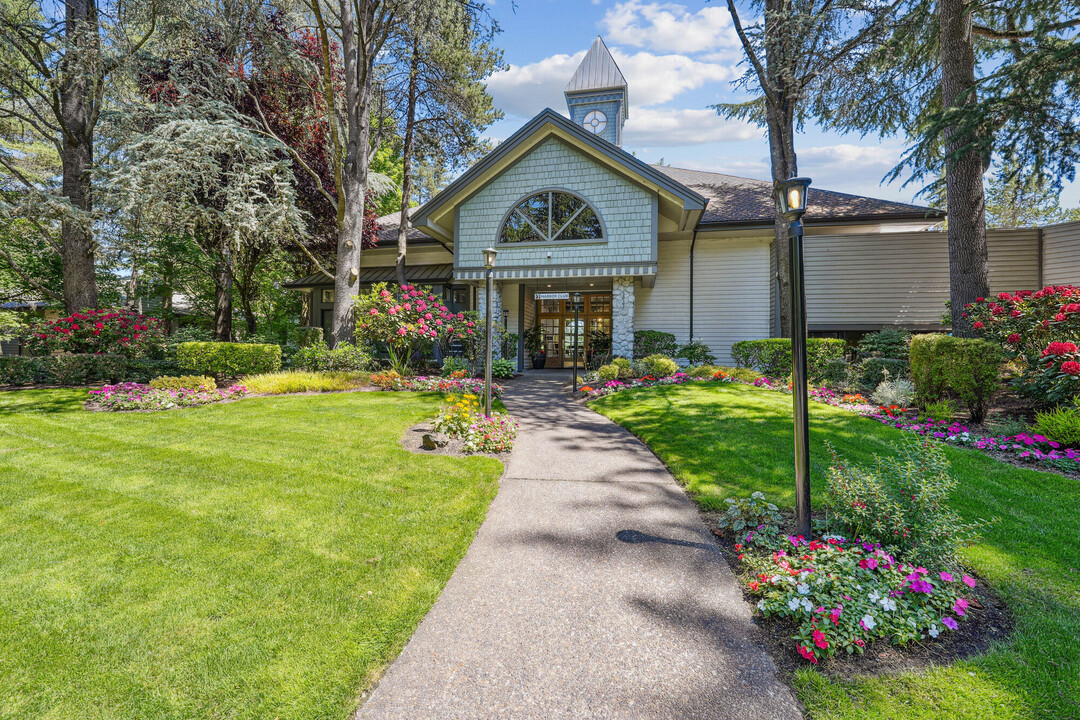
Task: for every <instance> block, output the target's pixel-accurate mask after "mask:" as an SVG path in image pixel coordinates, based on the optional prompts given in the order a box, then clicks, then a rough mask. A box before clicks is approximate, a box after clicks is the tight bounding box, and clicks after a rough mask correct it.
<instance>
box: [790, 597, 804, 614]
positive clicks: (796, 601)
mask: <svg viewBox="0 0 1080 720" xmlns="http://www.w3.org/2000/svg"><path fill="white" fill-rule="evenodd" d="M801 605H802V598H791V599H790V600H788V601H787V606H788V610H790V611H791V612H795V611H796V610H798V609H799V607H800V606H801Z"/></svg>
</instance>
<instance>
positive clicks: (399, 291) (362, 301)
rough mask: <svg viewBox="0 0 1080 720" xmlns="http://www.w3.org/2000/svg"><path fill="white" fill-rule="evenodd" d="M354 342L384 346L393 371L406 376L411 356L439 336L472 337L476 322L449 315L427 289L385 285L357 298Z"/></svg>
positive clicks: (379, 285)
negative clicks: (452, 333)
mask: <svg viewBox="0 0 1080 720" xmlns="http://www.w3.org/2000/svg"><path fill="white" fill-rule="evenodd" d="M353 307H354V310H355V313H356V336H357V339H358V340H360V341H363V342H367V343H370V344H378V345H382V346H384V347H385V348H386V349H387V350H388V351H389V353H390V364H391V366H392V367H393V369H394V370H395V371H397V372H398V373H400V374H405V371H406V370H407V368H408V363H409V359H410V358H411V357H412V355H413V353H415V352H416V351H417V350H420V349H421V348H423V347H425V346H430V345H431V344H433V343H434V342H435V341H436V340H437V339H438V338H439V337H440V336H441V335H443V334H446V333H450V332H455V331H457V332H458V333H460V334H462V335H463V336H464V334H465V333H468V334H469V335H472V334H473V333H474V332H475V325H476V323H475V322H474V321H471V320H466V319H465V317H464V315H463V314H461V313H459V314H456V315H455V314H454V313H451V312H450V310H449V309H448V308H447V307H446V306H445V305H443V303H442V300H441V299H440V298H439V297H438V296H437V295H435V294H433V293H432V292H431V290H430V289H427V288H418V287H416V286H414V285H402V286H400V287H397V288H394V290H390V289H389V288H388V287H387V286H386V284H385V283H379V284H377V285H375V286H373V287H372V288H371V291H370V292H368V293H367V294H366V295H360V296H359V297H357V298H356V302H355V304H354V306H353Z"/></svg>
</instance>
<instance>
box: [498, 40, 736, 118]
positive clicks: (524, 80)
mask: <svg viewBox="0 0 1080 720" xmlns="http://www.w3.org/2000/svg"><path fill="white" fill-rule="evenodd" d="M584 56H585V51H584V50H583V51H581V52H578V53H574V54H573V55H552V56H551V57H547V58H544V59H543V60H540V61H539V62H535V63H530V64H528V65H511V66H509V67H508V68H507V69H506V70H504V71H502V72H498V73H495V74H494V75H492V76H491V77H490V78H489V79H488V83H487V88H488V92H490V93H491V95H492V97H493V98H494V99H495V106H496V107H498V108H500V109H502V110H503V111H504V112H505V113H506V114H507V115H513V116H517V117H532V116H533V115H535V114H536V113H538V112H540V111H541V110H542V109H544V108H545V107H550V108H552V109H554V110H559V111H560V112H564V108H565V106H566V103H565V100H564V98H563V90H564V89H565V88H566V85H567V83H569V82H570V78H571V77H573V75H574V71H575V70H577V67H578V65H579V64H581V59H582V58H583V57H584ZM612 56H613V57H614V58H615V62H617V63H618V64H619V68H620V69H621V70H622V71H623V75H624V76H625V77H626V83H627V86H628V87H629V89H630V102H631V106H630V114H631V116H633V115H634V114H636V112H637V111H636V108H638V107H642V106H644V107H648V106H650V105H658V104H661V103H665V102H668V101H669V100H672V99H673V98H675V97H677V96H678V95H680V94H682V93H684V92H686V91H688V90H695V89H697V88H699V87H701V86H703V85H705V84H707V83H711V82H724V81H727V80H730V79H732V78H733V77H734V75H735V69H734V68H733V67H732V66H731V65H729V64H723V63H716V62H702V61H700V60H695V59H693V58H689V57H687V56H685V55H678V54H670V55H655V54H653V53H649V52H638V53H634V54H632V55H628V54H626V53H623V52H621V51H619V50H618V49H615V50H613V51H612Z"/></svg>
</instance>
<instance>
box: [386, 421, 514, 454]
mask: <svg viewBox="0 0 1080 720" xmlns="http://www.w3.org/2000/svg"><path fill="white" fill-rule="evenodd" d="M427 434H431V435H438V433H436V432H435V428H433V427H432V426H431V421H430V420H429V421H426V422H422V423H418V424H416V425H413V426H412V427H411V428H409V429H408V430H406V431H405V435H404V436H402V438H401V447H403V448H405V449H406V450H408V451H409V452H412V453H416V454H417V455H450V456H453V457H489V458H495V459H496V460H506V457H507V453H501V454H496V453H466V452H465V451H463V450H462V446H463V445H464V444H465V441H464V440H463V439H462V438H452V437H447V436H445V435H440V436H439V437H440V438H441V439H443V440H445V441H446V444H445V445H443V446H442V447H437V448H435V449H434V450H428V449H427V448H425V447H424V435H427Z"/></svg>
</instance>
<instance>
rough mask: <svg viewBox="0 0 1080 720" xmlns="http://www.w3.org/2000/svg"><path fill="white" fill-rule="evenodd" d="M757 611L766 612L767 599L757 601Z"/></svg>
mask: <svg viewBox="0 0 1080 720" xmlns="http://www.w3.org/2000/svg"><path fill="white" fill-rule="evenodd" d="M757 609H758V610H761V611H762V612H765V599H764V598H762V599H761V600H758V601H757Z"/></svg>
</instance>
